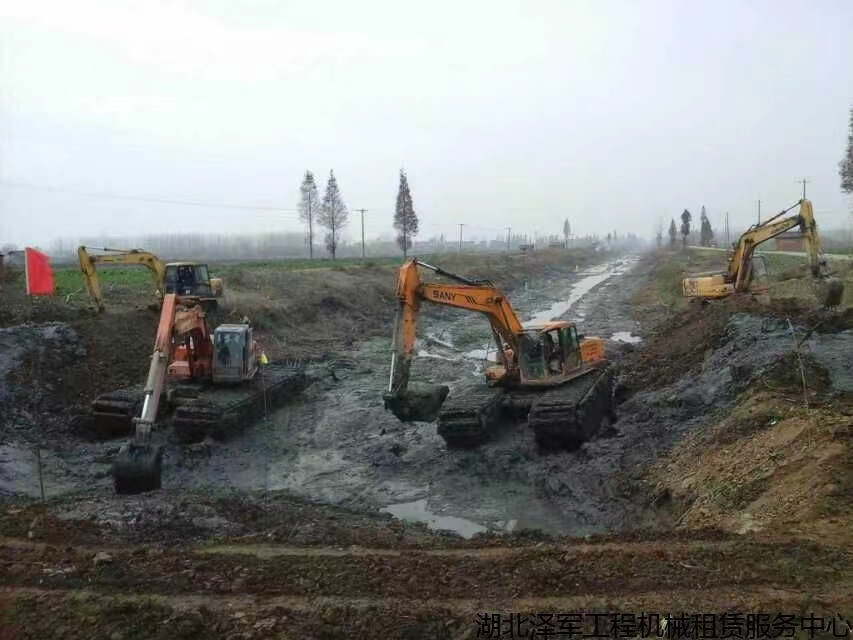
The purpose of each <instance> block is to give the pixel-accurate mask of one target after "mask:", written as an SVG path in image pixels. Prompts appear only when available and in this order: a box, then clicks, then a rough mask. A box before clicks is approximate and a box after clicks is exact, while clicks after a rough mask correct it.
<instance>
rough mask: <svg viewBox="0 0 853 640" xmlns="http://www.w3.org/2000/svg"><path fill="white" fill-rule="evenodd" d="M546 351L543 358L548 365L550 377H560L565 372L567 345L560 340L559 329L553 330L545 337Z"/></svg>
mask: <svg viewBox="0 0 853 640" xmlns="http://www.w3.org/2000/svg"><path fill="white" fill-rule="evenodd" d="M543 340H544V346H545V350H544V352H543V354H542V355H543V358H544V360H545V362H546V363H548V373H549V375H559V374H560V373H562V370H563V364H562V363H563V360H564V359H565V345H564V344H563V341H562V340H560V333H559V330H558V329H552V330H551V331H548V332H547V333H545V335H544V336H543Z"/></svg>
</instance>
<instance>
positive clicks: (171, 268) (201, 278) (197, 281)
mask: <svg viewBox="0 0 853 640" xmlns="http://www.w3.org/2000/svg"><path fill="white" fill-rule="evenodd" d="M163 288H164V289H165V291H164V292H163V293H175V294H177V295H179V296H193V297H199V298H212V297H213V290H212V288H211V286H210V275H209V274H208V271H207V265H206V264H196V263H193V262H173V263H170V264H167V265H166V275H165V277H164V279H163Z"/></svg>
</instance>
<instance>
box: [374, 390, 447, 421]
mask: <svg viewBox="0 0 853 640" xmlns="http://www.w3.org/2000/svg"><path fill="white" fill-rule="evenodd" d="M449 393H450V387H448V386H446V385H443V384H442V385H435V386H432V385H424V386H418V387H414V386H410V387H409V388H408V389H407V390H406V391H401V392H397V393H392V392H387V393H385V394H384V395H383V396H382V398H383V400H384V401H385V409H387V410H388V411H390V412H391V413H393V414H394V416H395V417H396V418H397V419H398V420H400V421H401V422H433V421H435V420H436V419H437V418H438V412H439V410H440V409H441V405H442V404H443V403H444V400H445V399H446V398H447V395H448V394H449Z"/></svg>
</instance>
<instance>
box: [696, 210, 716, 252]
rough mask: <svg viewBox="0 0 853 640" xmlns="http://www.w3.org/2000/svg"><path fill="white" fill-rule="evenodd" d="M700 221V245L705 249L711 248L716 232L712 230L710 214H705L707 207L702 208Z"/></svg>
mask: <svg viewBox="0 0 853 640" xmlns="http://www.w3.org/2000/svg"><path fill="white" fill-rule="evenodd" d="M699 220H700V223H701V226H700V228H699V244H701V245H702V246H703V247H710V246H711V241H712V240H713V239H714V230H713V229H711V221H710V220H709V219H708V214H707V213H705V207H702V213H701V214H700V215H699Z"/></svg>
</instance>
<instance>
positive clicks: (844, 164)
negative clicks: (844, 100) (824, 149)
mask: <svg viewBox="0 0 853 640" xmlns="http://www.w3.org/2000/svg"><path fill="white" fill-rule="evenodd" d="M838 173H839V175H840V176H841V191H843V192H844V193H847V194H853V107H851V108H850V132H849V133H848V135H847V151H846V152H845V153H844V159H843V160H842V161H841V162H840V163H839V165H838Z"/></svg>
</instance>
